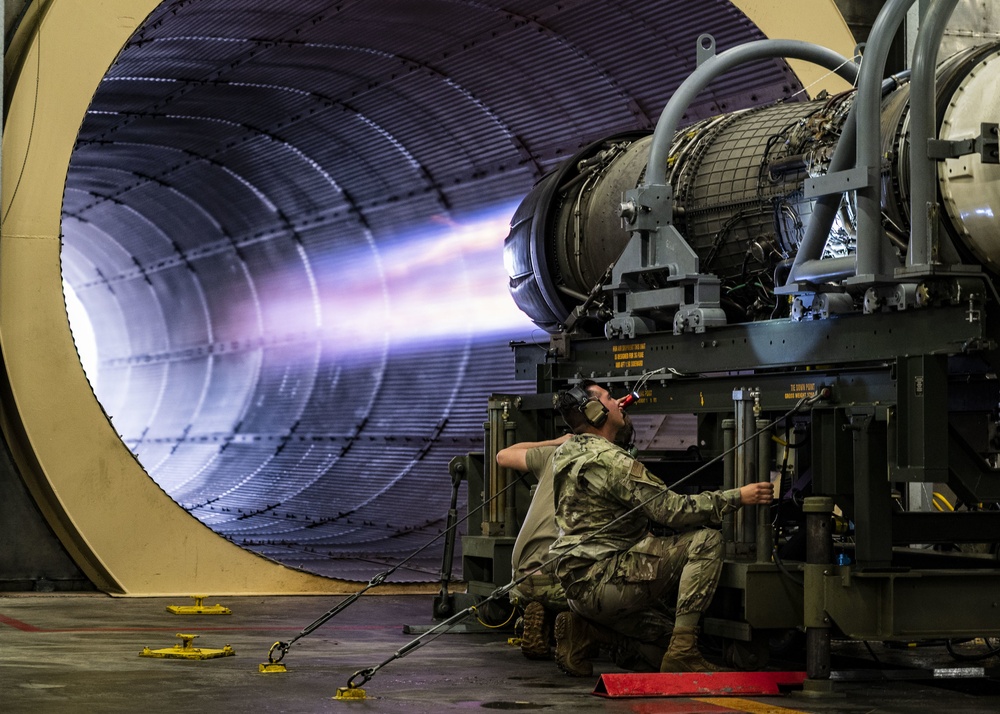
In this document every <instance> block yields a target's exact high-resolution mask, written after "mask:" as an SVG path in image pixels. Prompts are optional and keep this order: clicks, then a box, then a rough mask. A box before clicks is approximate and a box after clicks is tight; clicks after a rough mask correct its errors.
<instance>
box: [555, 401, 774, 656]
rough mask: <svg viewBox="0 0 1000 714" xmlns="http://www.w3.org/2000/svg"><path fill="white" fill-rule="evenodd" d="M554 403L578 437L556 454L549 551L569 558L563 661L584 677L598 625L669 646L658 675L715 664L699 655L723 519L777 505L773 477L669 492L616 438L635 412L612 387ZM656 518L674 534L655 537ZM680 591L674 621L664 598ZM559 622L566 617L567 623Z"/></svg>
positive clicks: (561, 567)
mask: <svg viewBox="0 0 1000 714" xmlns="http://www.w3.org/2000/svg"><path fill="white" fill-rule="evenodd" d="M557 406H558V408H559V411H560V413H561V414H562V415H563V418H564V419H565V420H566V423H567V424H569V426H570V427H571V428H572V429H573V431H574V433H575V436H573V438H572V439H570V440H569V441H567V442H566V443H565V444H563V445H562V446H561V447H560V448H559V449H557V450H556V453H555V454H554V456H553V472H554V487H555V495H556V524H557V525H558V527H559V530H560V535H559V538H558V539H557V540H556V542H555V543H554V544H553V545H552V547H551V552H552V553H553V554H561V555H562V557H561V558H560V559H559V560H558V561H557V563H556V574H557V575H558V576H559V580H560V582H561V583H562V585H563V587H564V588H565V590H566V596H567V598H568V600H569V606H570V609H571V610H572V613H575V614H576V615H580V616H582V618H581V617H575V616H574V615H573V614H571V613H566V614H565V615H559V617H557V619H556V636H557V642H558V640H559V636H560V630H561V631H562V635H563V637H564V638H565V639H566V640H567V641H568V642H569V644H567V645H566V647H564V648H563V651H562V652H560V651H559V648H558V647H557V651H556V661H557V663H559V665H560V667H561V668H562V669H563V670H564V671H568V672H570V673H571V674H582V673H586V672H587V670H588V669H589V668H590V667H589V662H585V661H584V660H585V658H586V653H587V652H588V651H589V650H590V648H591V646H592V645H591V640H593V639H594V638H595V637H598V635H596V634H595V632H594V630H593V628H591V627H590V626H589V624H588V620H589V621H593V622H595V623H599V624H601V625H604V626H606V627H608V628H611V629H613V630H615V631H617V632H620V633H622V634H624V635H627V636H630V637H635V638H638V639H640V640H643V641H645V642H650V643H653V642H662V643H666V642H667V640H668V639H669V646H668V647H667V651H666V653H665V654H664V656H663V659H662V661H661V664H660V671H661V672H677V671H681V672H691V671H695V672H702V671H715V670H717V669H718V668H717V667H715V666H714V665H712V664H710V663H708V662H707V661H705V659H704V658H703V657H702V656H701V654H700V653H699V652H698V648H697V636H698V622H699V619H700V617H701V614H702V613H703V612H704V611H705V610H706V609H707V608H708V605H709V603H710V602H711V600H712V597H713V595H714V594H715V589H716V586H717V584H718V581H719V575H720V573H721V570H722V538H721V536H720V534H719V532H718V531H717V530H711V529H706V528H702V526H705V525H718V524H720V523H721V521H722V516H723V515H725V514H727V513H731V512H732V511H735V510H736V509H738V508H740V507H741V506H744V505H750V504H760V503H770V502H771V500H772V498H773V487H772V485H771V484H770V483H769V482H761V483H753V484H748V485H746V486H744V487H742V488H739V489H729V490H726V491H712V492H705V493H700V494H697V495H694V496H686V495H681V494H677V493H674V492H672V491H670V490H669V489H668V488H667V486H666V485H665V484H664V483H663V482H662V481H661V480H660V479H658V478H657V477H656V476H654V475H653V474H651V473H650V472H649V471H648V470H647V469H646V468H645V467H644V466H643V465H642V464H641V463H639V462H638V461H637V460H635V459H634V458H633V457H632V456H631V455H630V454H629V453H628V452H627V451H625V450H624V449H622V448H620V447H619V446H616V445H615V444H614V443H612V442H614V441H615V440H616V435H617V434H618V432H619V431H620V430H621V429H624V428H628V426H629V424H628V417H627V415H625V414H624V412H623V411H622V410H621V408H620V406H619V403H618V402H617V401H616V400H614V399H612V398H611V395H610V394H608V392H607V390H605V389H604V388H602V387H600V386H599V385H597V384H595V383H593V382H590V381H584V382H582V383H581V384H580V385H579V386H578V387H574V388H573V389H571V390H568V391H567V392H563V393H561V394H560V395H559V397H558V402H557ZM651 522H652V523H658V524H660V525H663V526H666V527H668V528H671V529H673V530H675V531H677V532H678V533H677V535H674V536H669V537H658V536H653V535H651V534H650V532H649V531H650V524H651ZM674 589H676V590H677V604H676V615H675V618H674V621H673V622H671V619H670V617H669V614H668V610H667V604H666V602H665V601H664V598H665V596H667V595H669V594H671V592H672V591H673V590H674ZM560 618H561V619H560Z"/></svg>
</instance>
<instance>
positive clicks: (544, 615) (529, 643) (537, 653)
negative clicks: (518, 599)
mask: <svg viewBox="0 0 1000 714" xmlns="http://www.w3.org/2000/svg"><path fill="white" fill-rule="evenodd" d="M521 619H522V621H523V622H524V632H523V633H522V634H521V654H523V655H524V656H525V657H527V658H528V659H552V648H551V646H550V645H549V640H550V639H551V638H552V615H551V613H550V612H549V611H548V610H546V609H545V607H543V606H542V603H540V602H529V603H528V604H527V606H526V607H525V608H524V617H522V618H521Z"/></svg>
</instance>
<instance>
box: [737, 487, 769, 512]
mask: <svg viewBox="0 0 1000 714" xmlns="http://www.w3.org/2000/svg"><path fill="white" fill-rule="evenodd" d="M773 500H774V486H772V485H771V482H770V481H761V482H759V483H748V484H747V485H746V486H743V487H742V488H741V489H740V503H742V504H743V505H744V506H752V505H755V504H758V503H770V502H771V501H773Z"/></svg>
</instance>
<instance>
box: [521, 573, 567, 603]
mask: <svg viewBox="0 0 1000 714" xmlns="http://www.w3.org/2000/svg"><path fill="white" fill-rule="evenodd" d="M510 601H511V602H512V603H514V604H515V605H517V606H518V607H522V608H523V607H524V606H525V605H527V604H528V603H529V602H540V603H541V604H542V607H544V608H545V609H546V610H551V611H553V612H564V611H566V610H569V604H568V603H567V602H566V591H565V590H563V586H562V585H561V584H560V583H559V579H558V578H557V577H556V576H554V575H546V574H545V573H533V574H531V575H529V576H528V577H527V578H525V579H524V580H523V581H521V582H520V583H518V584H517V585H515V586H514V587H513V588H511V591H510Z"/></svg>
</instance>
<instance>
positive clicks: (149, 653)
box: [139, 632, 236, 659]
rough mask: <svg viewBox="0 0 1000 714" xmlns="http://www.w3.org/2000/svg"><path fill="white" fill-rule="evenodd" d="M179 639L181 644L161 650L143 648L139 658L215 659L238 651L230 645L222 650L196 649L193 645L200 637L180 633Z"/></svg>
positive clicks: (178, 634)
mask: <svg viewBox="0 0 1000 714" xmlns="http://www.w3.org/2000/svg"><path fill="white" fill-rule="evenodd" d="M177 637H179V638H180V639H181V644H179V645H174V646H173V647H167V648H164V649H161V650H151V649H149V648H148V647H143V648H142V651H141V652H140V653H139V656H140V657H163V658H167V659H214V658H215V657H232V656H233V655H235V654H236V651H235V650H234V649H233V648H232V647H230V646H229V645H226V646H225V647H223V648H222V649H221V650H213V649H207V648H205V647H195V646H194V645H193V644H191V643H192V642H193V641H194V639H195V638H196V637H198V635H186V634H182V633H180V632H178V633H177Z"/></svg>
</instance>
